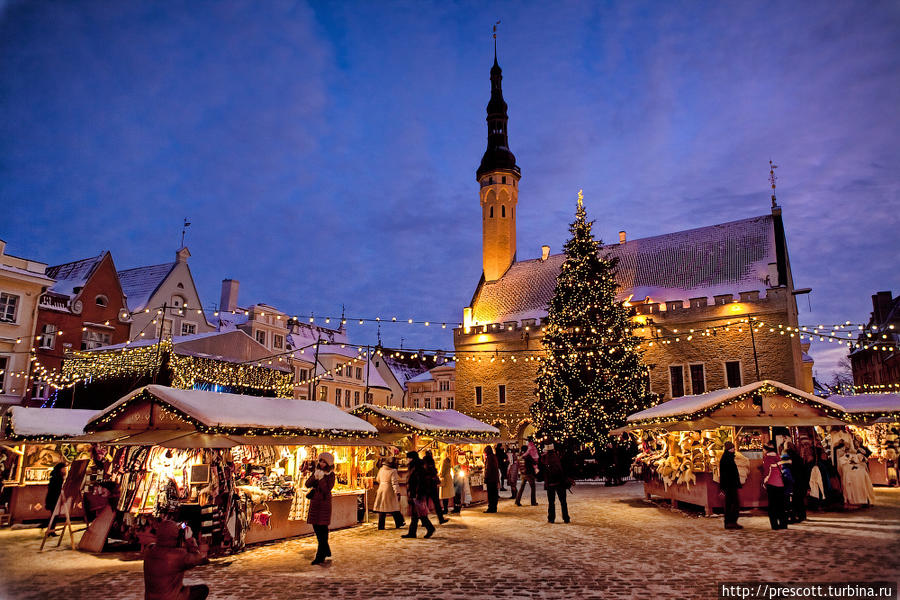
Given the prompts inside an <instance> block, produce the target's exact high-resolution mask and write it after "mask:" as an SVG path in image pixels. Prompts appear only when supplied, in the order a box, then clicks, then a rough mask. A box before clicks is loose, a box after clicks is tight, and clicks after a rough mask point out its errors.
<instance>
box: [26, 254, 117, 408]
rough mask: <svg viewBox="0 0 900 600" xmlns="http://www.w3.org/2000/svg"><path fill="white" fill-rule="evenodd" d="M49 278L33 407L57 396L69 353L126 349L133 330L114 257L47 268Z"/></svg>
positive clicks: (40, 310)
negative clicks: (111, 347)
mask: <svg viewBox="0 0 900 600" xmlns="http://www.w3.org/2000/svg"><path fill="white" fill-rule="evenodd" d="M46 274H47V276H48V277H50V278H52V279H53V280H54V283H53V285H52V286H50V288H49V289H48V290H47V291H46V292H44V294H42V295H41V300H40V305H39V307H38V318H37V329H36V336H37V343H36V344H35V356H36V361H35V365H34V367H35V372H34V377H33V380H32V385H31V390H30V392H29V396H30V400H31V402H32V403H34V402H42V403H43V402H47V401H49V400H50V399H51V397H52V396H53V394H54V392H55V381H56V380H57V379H58V377H59V375H60V373H61V367H62V360H63V357H64V356H65V352H66V351H67V350H91V349H93V348H99V347H100V346H108V345H110V344H120V343H124V342H126V341H128V339H129V337H128V336H129V333H130V330H131V323H130V319H129V318H128V307H127V305H126V303H125V295H124V294H123V292H122V286H121V285H120V284H119V277H118V274H117V273H116V265H115V264H114V263H113V259H112V255H111V254H110V253H109V252H103V253H102V254H99V255H97V256H93V257H91V258H85V259H82V260H76V261H73V262H69V263H65V264H61V265H56V266H53V267H48V268H47V271H46Z"/></svg>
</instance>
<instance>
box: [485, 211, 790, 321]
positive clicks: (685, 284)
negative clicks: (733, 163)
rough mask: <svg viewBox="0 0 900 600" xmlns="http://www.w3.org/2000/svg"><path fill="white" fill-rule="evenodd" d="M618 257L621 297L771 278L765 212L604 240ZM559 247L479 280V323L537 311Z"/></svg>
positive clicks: (693, 294) (749, 287)
mask: <svg viewBox="0 0 900 600" xmlns="http://www.w3.org/2000/svg"><path fill="white" fill-rule="evenodd" d="M603 251H604V252H606V253H607V254H609V256H610V257H617V258H618V259H619V264H618V267H617V275H616V281H617V282H618V284H619V286H620V293H619V297H620V299H624V298H627V297H628V296H631V295H633V298H634V300H643V299H645V298H647V297H650V298H652V299H653V300H654V301H656V302H666V301H669V300H688V299H690V298H699V297H710V296H716V295H721V294H737V293H740V292H749V291H754V290H757V291H759V292H761V293H762V292H765V290H766V289H767V288H768V287H771V286H774V285H776V284H777V282H775V281H769V280H768V275H769V264H770V263H774V262H776V254H775V229H774V225H773V218H772V216H771V215H765V216H761V217H754V218H750V219H743V220H740V221H732V222H730V223H722V224H719V225H711V226H709V227H700V228H697V229H689V230H687V231H678V232H675V233H669V234H665V235H658V236H654V237H648V238H642V239H636V240H630V241H628V242H626V243H624V244H608V245H606V246H603ZM565 259H566V257H565V254H554V255H552V256H550V257H548V258H547V260H543V261H542V260H540V259H533V260H525V261H520V262H515V263H513V264H512V266H510V268H509V270H508V271H507V272H506V274H504V275H503V277H501V278H500V279H498V280H497V281H491V282H486V283H483V284H482V285H481V286H480V288H479V290H478V291H477V292H476V297H475V299H474V300H473V311H472V318H473V320H474V321H475V323H477V324H484V323H501V322H504V321H512V320H517V321H521V320H522V319H526V318H541V317H543V316H546V314H547V305H548V304H549V302H550V299H551V298H552V297H553V292H554V291H555V289H556V278H557V276H558V275H559V271H560V269H562V264H563V262H565Z"/></svg>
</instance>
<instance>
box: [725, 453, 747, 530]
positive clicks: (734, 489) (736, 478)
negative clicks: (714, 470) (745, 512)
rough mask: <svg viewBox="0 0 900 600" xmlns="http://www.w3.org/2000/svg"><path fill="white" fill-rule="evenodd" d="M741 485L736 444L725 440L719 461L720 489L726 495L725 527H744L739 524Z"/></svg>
mask: <svg viewBox="0 0 900 600" xmlns="http://www.w3.org/2000/svg"><path fill="white" fill-rule="evenodd" d="M740 487H741V476H740V474H739V473H738V468H737V464H736V463H735V462H734V444H733V443H732V442H725V451H724V452H722V459H721V460H720V462H719V490H721V492H722V494H724V495H725V529H743V526H741V525H738V522H737V520H738V515H739V514H740V510H741V507H740V502H739V501H738V489H739V488H740Z"/></svg>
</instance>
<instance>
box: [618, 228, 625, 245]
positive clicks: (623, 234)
mask: <svg viewBox="0 0 900 600" xmlns="http://www.w3.org/2000/svg"><path fill="white" fill-rule="evenodd" d="M619 243H620V244H624V243H625V232H624V231H620V232H619Z"/></svg>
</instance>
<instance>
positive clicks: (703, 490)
mask: <svg viewBox="0 0 900 600" xmlns="http://www.w3.org/2000/svg"><path fill="white" fill-rule="evenodd" d="M695 475H696V477H697V482H696V483H694V484H691V485H689V486H688V485H685V484H683V483H676V484H672V485H670V486H669V487H668V488H666V486H665V485H664V484H663V482H662V480H661V479H660V478H659V477H656V476H654V477H652V478H651V479H649V480H647V481H644V494H645V495H646V497H647V499H648V500H649V499H650V498H651V497H653V496H656V497H659V498H665V499H667V500H671V501H672V504H673V505H674V504H675V503H677V502H684V503H686V504H693V505H695V506H702V507H703V508H704V509H705V510H706V514H707V515H711V514H712V513H713V511H714V509H717V508H724V507H725V496H723V495H721V494H719V484H718V483H717V482H715V481H713V478H712V473H710V472H708V471H701V472H697V473H695ZM738 500H740V505H741V508H764V507H767V506H768V505H769V503H768V500H767V499H766V491H765V488H763V485H762V460H761V459H753V458H751V459H750V472H749V473H748V474H747V481H745V482H744V485H743V486H741V489H739V490H738Z"/></svg>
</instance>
